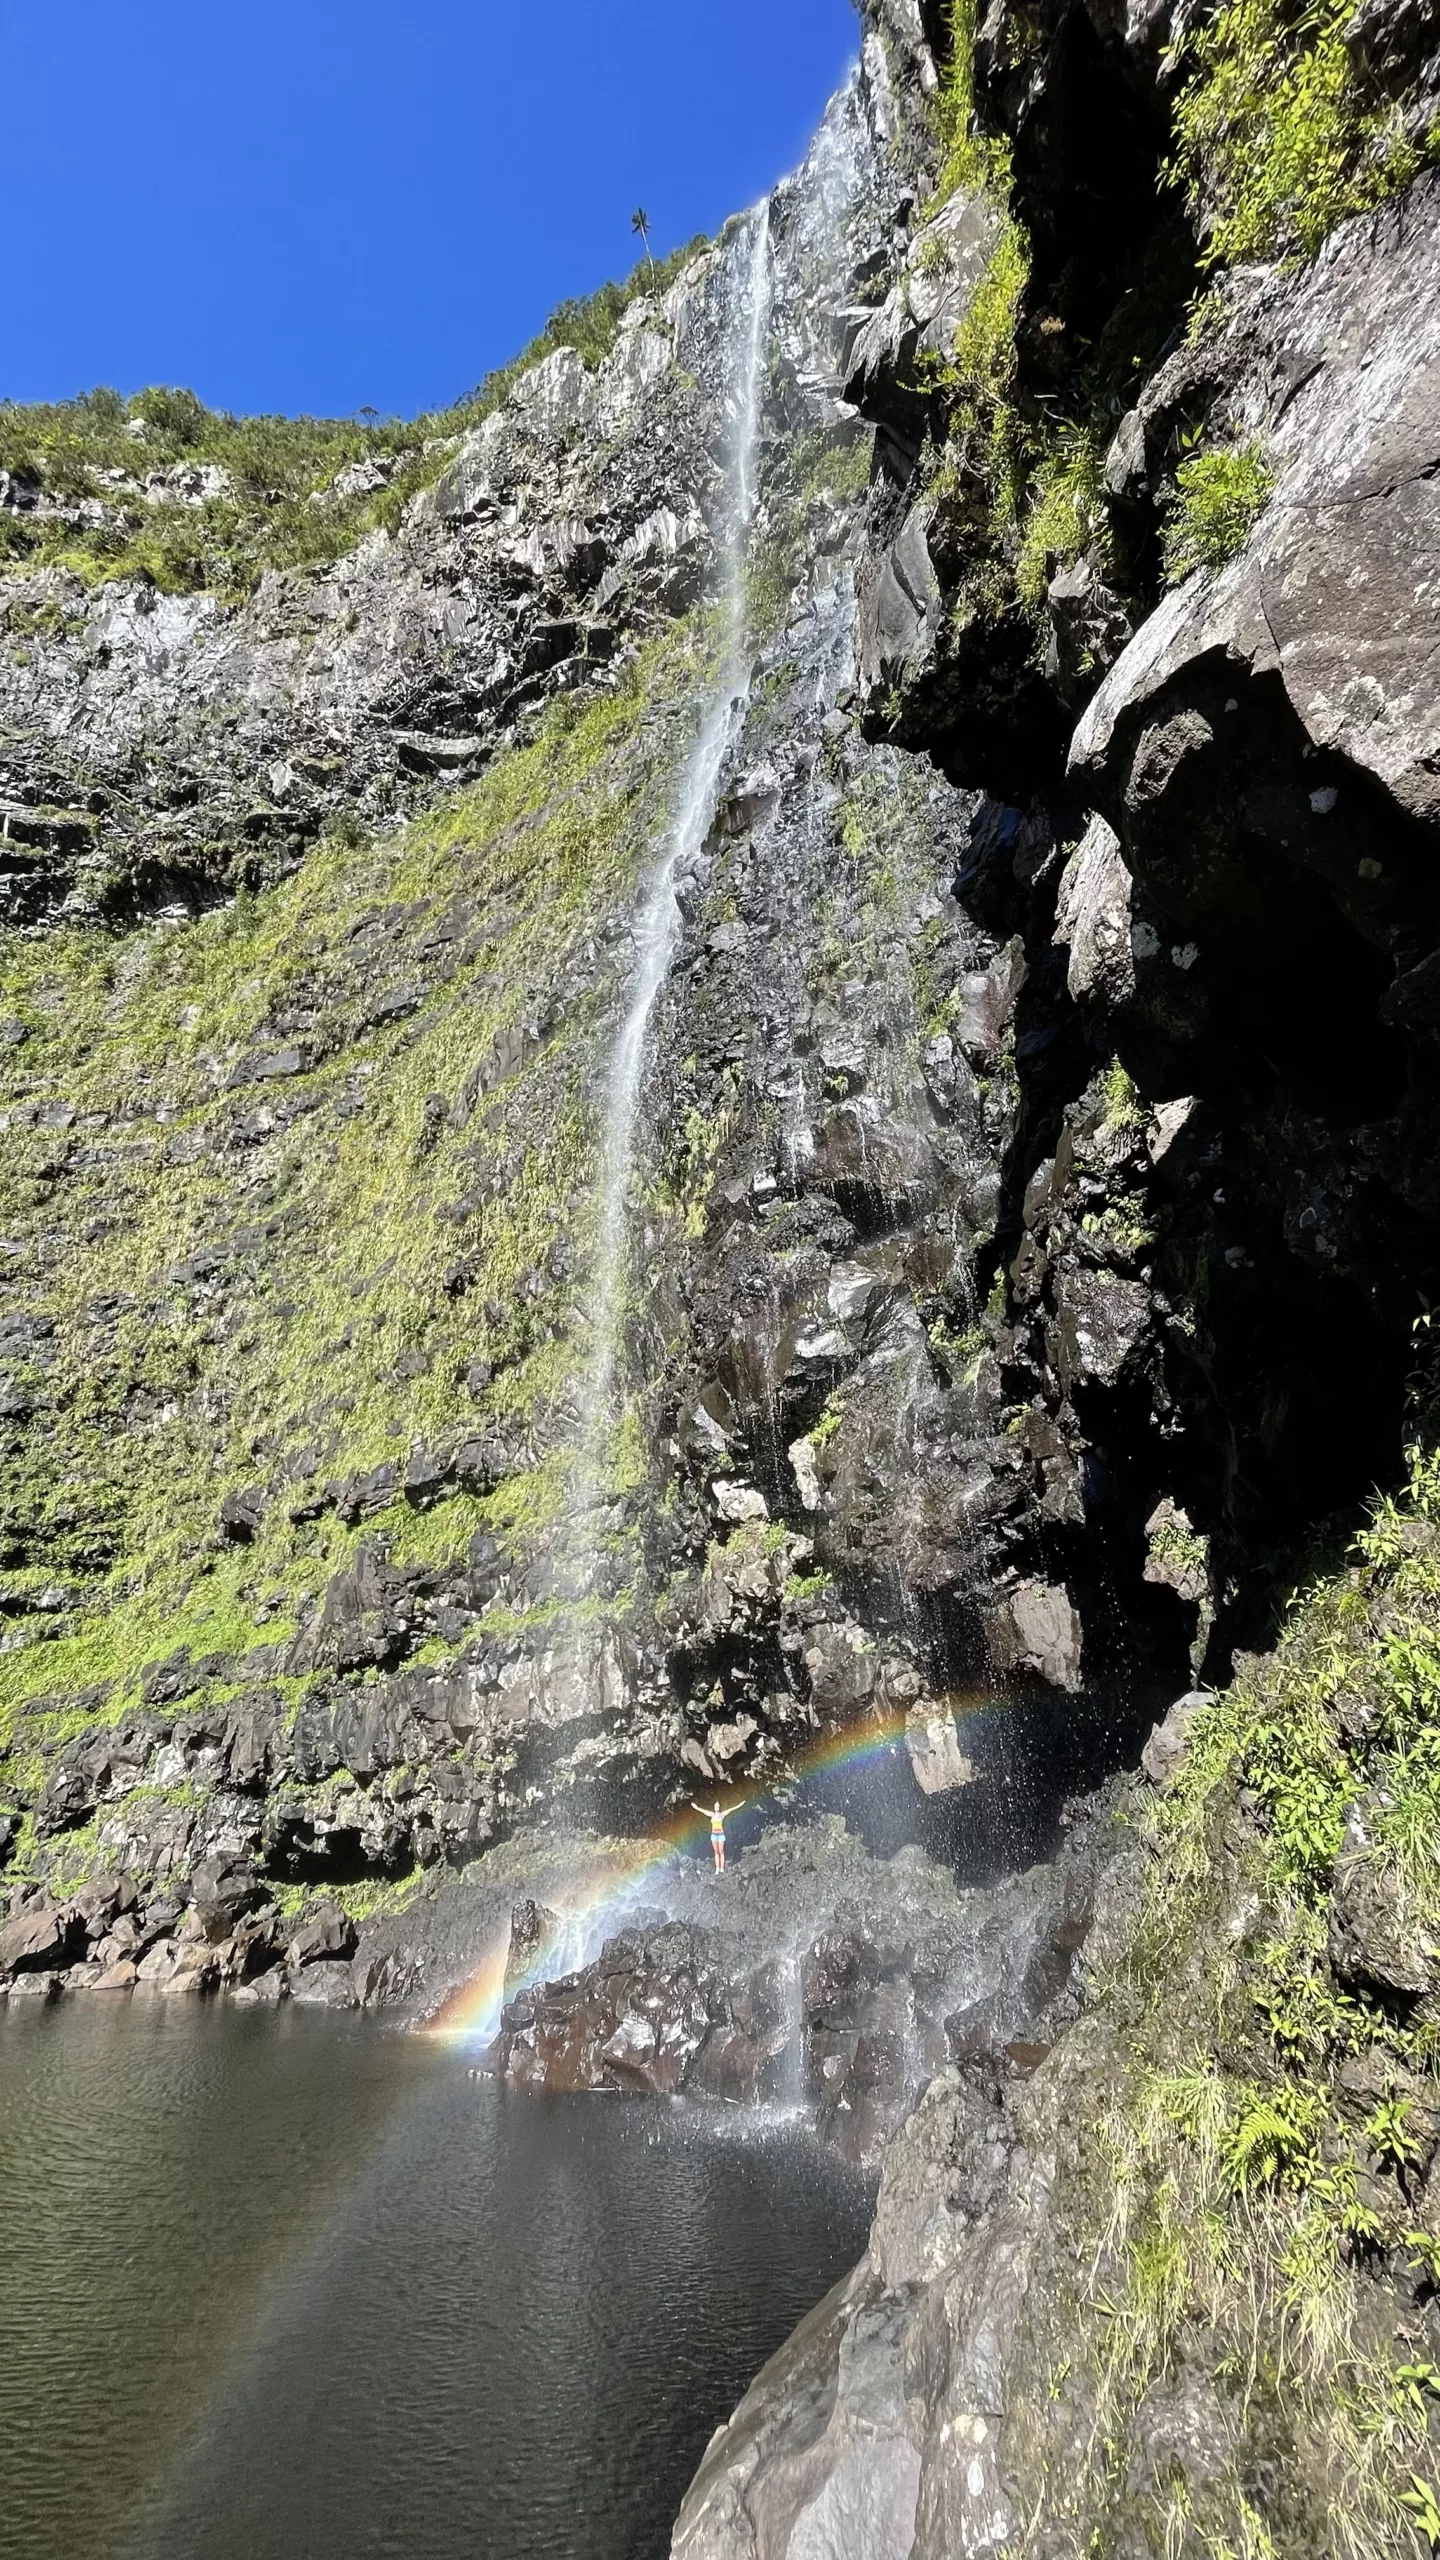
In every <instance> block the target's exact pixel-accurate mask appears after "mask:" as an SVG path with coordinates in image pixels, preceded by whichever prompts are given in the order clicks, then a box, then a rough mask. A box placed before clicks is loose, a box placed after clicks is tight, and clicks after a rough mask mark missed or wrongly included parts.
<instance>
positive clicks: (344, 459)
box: [0, 240, 705, 597]
mask: <svg viewBox="0 0 1440 2560" xmlns="http://www.w3.org/2000/svg"><path fill="white" fill-rule="evenodd" d="M704 245H705V244H704V242H703V240H692V241H690V242H689V243H688V244H687V245H686V246H685V247H684V248H681V249H677V250H676V251H675V252H674V253H673V255H672V256H671V257H669V258H668V259H666V260H664V261H663V262H662V263H661V264H659V265H658V266H656V267H654V268H653V269H652V268H651V266H650V264H649V261H648V257H647V259H645V260H642V262H641V263H640V264H639V265H638V266H637V267H636V268H635V270H634V273H633V274H632V275H631V276H630V277H629V279H628V281H627V282H625V283H624V284H615V283H610V284H605V285H602V286H601V287H600V288H599V290H598V292H596V293H593V294H588V295H584V296H581V297H577V298H574V299H572V300H570V301H567V302H562V303H561V304H560V306H559V308H558V310H556V311H555V312H553V313H552V314H551V317H550V318H549V320H548V321H547V322H546V324H545V327H544V328H543V329H542V330H541V331H540V334H539V336H538V337H536V338H534V339H532V340H531V342H530V344H529V346H527V347H526V348H524V349H523V350H522V352H521V353H520V354H519V355H518V356H516V357H515V358H514V359H513V360H512V362H511V363H509V364H507V365H504V366H502V367H501V368H500V369H499V370H498V371H497V372H494V373H491V374H488V375H487V376H486V378H485V380H484V381H483V382H482V383H481V384H480V385H479V386H478V388H477V389H476V390H474V391H472V392H469V393H468V394H467V395H466V396H465V398H464V399H462V400H458V401H457V402H456V403H455V404H454V406H453V407H451V408H449V409H444V410H435V411H432V412H430V413H428V414H427V415H425V416H423V417H420V418H416V419H414V420H409V421H405V420H373V419H367V418H366V417H365V416H364V415H362V416H360V417H357V418H308V417H303V418H283V417H255V418H237V417H233V416H231V415H230V414H229V413H228V412H225V411H219V410H214V409H207V408H206V407H205V406H204V404H203V402H201V401H200V400H198V399H197V398H196V396H195V394H194V392H193V391H185V390H172V389H167V388H165V387H163V386H157V387H154V388H152V389H150V390H147V391H140V392H137V393H135V394H134V395H133V396H132V397H130V398H128V399H125V398H122V397H121V395H120V394H119V393H118V392H116V391H112V390H106V389H101V390H97V391H91V392H88V393H85V394H84V395H83V396H82V397H81V398H79V399H76V400H63V401H50V402H38V403H34V404H31V405H28V406H27V405H23V404H21V403H18V402H15V401H5V402H0V473H5V474H8V475H9V480H8V483H4V484H0V569H3V568H4V567H7V566H8V567H9V568H10V569H11V570H12V571H15V570H22V569H23V570H33V569H45V568H65V569H69V570H71V571H72V572H73V573H74V574H75V575H76V576H77V577H80V578H82V579H84V580H85V581H86V583H87V584H94V583H96V582H98V581H100V580H103V579H107V578H122V577H143V578H146V579H148V580H149V581H150V582H151V584H152V585H154V586H156V587H158V588H160V589H162V590H164V591H165V592H167V593H172V594H185V593H190V592H193V591H195V590H197V589H201V588H211V589H214V590H215V591H216V592H217V593H218V594H220V595H222V596H226V597H237V596H242V595H244V594H246V593H248V592H249V590H250V589H251V588H252V587H254V586H255V585H256V583H257V582H258V580H259V579H260V578H261V577H262V576H263V575H264V573H265V571H266V570H269V569H317V568H323V567H325V566H327V565H328V564H329V563H330V562H331V561H333V560H337V559H339V558H340V556H341V554H342V553H343V552H345V551H348V550H350V549H351V548H352V547H353V546H354V544H355V543H356V542H358V541H359V540H360V539H361V537H362V536H363V535H364V534H365V533H367V532H370V531H372V530H374V529H376V528H377V527H382V528H384V529H385V530H387V531H393V530H394V528H395V526H396V525H397V524H398V523H399V521H400V518H401V516H402V514H403V512H404V509H405V507H406V506H407V505H408V503H409V501H410V500H411V498H413V497H414V496H415V495H416V493H417V492H418V491H419V490H421V489H423V488H425V487H426V486H427V485H428V484H429V483H430V482H431V481H433V480H435V479H437V478H438V476H439V474H440V472H441V471H442V470H443V468H444V465H445V463H446V461H447V459H448V457H449V455H450V454H451V453H452V452H453V451H454V448H455V444H456V442H457V440H458V439H459V438H460V437H461V436H463V435H466V434H468V433H470V432H471V430H472V429H474V428H475V427H478V426H479V425H481V424H482V423H483V421H484V420H485V419H486V418H487V417H489V416H490V414H491V412H492V411H493V410H495V409H498V408H499V407H500V405H501V403H502V402H503V401H504V400H505V399H506V397H507V396H508V394H509V393H510V391H511V390H512V389H513V387H514V385H515V383H516V382H517V381H518V380H519V378H520V376H521V374H522V373H525V372H527V371H528V370H529V369H530V367H531V366H532V365H536V364H539V363H541V362H543V361H544V359H545V358H546V357H547V356H551V355H554V354H556V353H557V352H558V350H559V349H560V348H562V347H573V348H574V349H575V350H576V352H577V353H578V354H579V355H581V356H582V357H583V358H584V360H585V362H586V364H588V365H591V366H595V365H598V364H600V363H602V362H603V360H604V358H605V357H606V356H607V355H608V354H609V352H610V350H611V348H612V347H613V345H614V343H615V338H616V334H617V332H618V330H619V327H620V323H621V320H622V319H623V317H624V315H625V312H626V311H627V310H628V308H629V306H630V304H631V303H632V302H633V301H634V300H635V299H636V297H637V296H638V295H640V294H647V293H651V292H663V291H664V289H665V287H666V285H667V284H669V283H670V282H671V281H672V280H673V279H674V277H675V276H676V275H677V274H678V273H679V272H680V270H681V268H682V267H684V266H685V265H686V263H687V262H688V261H689V260H690V259H691V258H693V257H694V256H695V255H696V253H697V251H698V250H700V249H701V248H703V246H704Z"/></svg>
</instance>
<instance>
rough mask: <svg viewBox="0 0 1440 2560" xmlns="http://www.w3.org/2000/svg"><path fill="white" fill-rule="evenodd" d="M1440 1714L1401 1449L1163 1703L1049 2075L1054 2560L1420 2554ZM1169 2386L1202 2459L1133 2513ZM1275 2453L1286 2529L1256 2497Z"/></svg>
mask: <svg viewBox="0 0 1440 2560" xmlns="http://www.w3.org/2000/svg"><path fill="white" fill-rule="evenodd" d="M1437 1718H1440V1457H1437V1456H1436V1454H1435V1453H1434V1452H1433V1451H1432V1450H1430V1449H1428V1448H1425V1447H1419V1446H1417V1447H1416V1448H1414V1449H1413V1450H1412V1452H1411V1458H1410V1473H1409V1480H1408V1483H1407V1485H1406V1487H1405V1490H1404V1491H1403V1493H1402V1494H1400V1495H1398V1496H1396V1497H1393V1498H1392V1497H1385V1498H1383V1499H1380V1500H1378V1501H1377V1503H1376V1505H1375V1508H1374V1512H1373V1517H1372V1519H1371V1523H1370V1525H1369V1527H1368V1528H1367V1529H1366V1530H1365V1531H1364V1532H1363V1533H1362V1535H1361V1536H1360V1538H1359V1540H1358V1542H1357V1545H1356V1548H1355V1551H1354V1555H1353V1559H1352V1560H1351V1561H1350V1562H1349V1563H1348V1564H1346V1565H1344V1566H1342V1567H1341V1568H1340V1569H1339V1570H1338V1571H1334V1572H1331V1573H1327V1574H1324V1575H1322V1577H1321V1578H1320V1579H1318V1580H1317V1581H1315V1582H1314V1583H1313V1584H1311V1585H1310V1587H1309V1588H1308V1589H1306V1590H1305V1591H1304V1592H1303V1593H1302V1594H1301V1595H1300V1596H1299V1597H1298V1598H1297V1600H1296V1602H1295V1604H1294V1608H1293V1611H1292V1614H1291V1617H1290V1620H1289V1623H1288V1625H1287V1627H1286V1629H1285V1632H1284V1634H1283V1636H1282V1639H1281V1642H1280V1644H1279V1646H1278V1647H1277V1649H1276V1651H1275V1652H1274V1653H1273V1654H1272V1655H1269V1656H1265V1657H1254V1658H1251V1659H1249V1660H1247V1661H1245V1662H1243V1663H1242V1665H1241V1667H1240V1670H1239V1674H1238V1677H1237V1678H1236V1680H1235V1682H1234V1685H1233V1686H1232V1687H1231V1688H1230V1689H1229V1690H1227V1691H1226V1692H1224V1693H1223V1694H1222V1695H1220V1696H1217V1697H1216V1698H1215V1699H1214V1700H1213V1701H1212V1702H1211V1703H1210V1704H1209V1705H1207V1706H1205V1707H1203V1708H1200V1709H1199V1710H1198V1711H1191V1717H1190V1722H1189V1725H1188V1729H1187V1731H1186V1735H1185V1756H1184V1759H1183V1763H1182V1765H1181V1767H1180V1770H1179V1774H1178V1776H1176V1777H1175V1778H1174V1779H1173V1781H1172V1782H1171V1783H1170V1785H1169V1786H1168V1789H1167V1790H1166V1791H1164V1792H1162V1793H1161V1794H1160V1795H1159V1797H1158V1799H1157V1800H1156V1801H1155V1802H1154V1803H1153V1806H1152V1807H1151V1808H1150V1809H1149V1810H1147V1811H1145V1812H1144V1813H1143V1814H1142V1816H1141V1818H1140V1825H1139V1827H1140V1836H1141V1840H1142V1842H1143V1844H1144V1853H1145V1863H1146V1869H1147V1881H1146V1883H1145V1885H1144V1888H1143V1891H1142V1894H1141V1897H1140V1901H1139V1905H1138V1910H1137V1915H1136V1918H1135V1920H1134V1922H1133V1923H1132V1924H1131V1925H1130V1926H1128V1927H1121V1928H1119V1929H1118V1930H1117V1931H1116V1932H1115V1935H1114V1937H1113V1938H1112V1940H1111V1942H1110V1945H1109V1947H1108V1949H1107V1956H1108V1962H1107V1963H1106V1965H1105V1967H1104V1969H1103V1970H1102V1972H1101V1974H1100V1976H1099V1979H1098V1981H1097V1983H1096V1986H1095V1997H1094V2003H1093V2005H1094V2007H1095V2009H1096V2023H1095V2027H1094V2029H1093V2030H1091V2031H1088V2032H1089V2034H1090V2039H1091V2040H1090V2043H1089V2047H1088V2051H1079V2050H1077V2053H1076V2056H1075V2065H1074V2067H1075V2071H1076V2075H1077V2078H1076V2083H1075V2086H1074V2088H1073V2090H1072V2102H1073V2103H1075V2104H1076V2105H1078V2106H1079V2107H1080V2108H1081V2110H1082V2112H1083V2111H1084V2110H1085V2109H1086V2108H1088V2109H1089V2110H1090V2111H1091V2120H1089V2121H1088V2122H1084V2123H1082V2124H1081V2125H1080V2127H1079V2129H1078V2131H1077V2132H1076V2134H1075V2137H1074V2142H1073V2147H1072V2148H1071V2149H1070V2151H1069V2152H1068V2155H1067V2157H1068V2167H1067V2170H1066V2172H1065V2175H1066V2177H1067V2180H1068V2181H1070V2182H1072V2183H1070V2184H1069V2185H1068V2186H1067V2190H1066V2193H1067V2196H1068V2197H1069V2203H1068V2204H1067V2206H1066V2210H1067V2212H1070V2213H1072V2214H1073V2220H1072V2223H1071V2226H1070V2239H1071V2242H1072V2243H1073V2251H1074V2256H1073V2267H1074V2270H1075V2272H1076V2273H1077V2274H1078V2277H1079V2281H1078V2283H1075V2282H1070V2283H1067V2282H1066V2281H1065V2279H1064V2277H1063V2275H1062V2276H1061V2277H1060V2279H1059V2286H1060V2291H1059V2295H1058V2297H1057V2298H1056V2299H1055V2300H1053V2301H1052V2302H1051V2303H1050V2304H1049V2305H1048V2306H1047V2307H1046V2309H1045V2311H1044V2313H1043V2315H1042V2326H1043V2330H1044V2335H1045V2337H1046V2338H1047V2339H1058V2338H1060V2337H1061V2336H1062V2335H1063V2338H1064V2341H1065V2353H1064V2355H1063V2356H1062V2357H1061V2358H1060V2359H1059V2361H1058V2362H1055V2363H1053V2364H1052V2365H1051V2367H1050V2368H1049V2391H1048V2399H1047V2400H1046V2401H1045V2403H1044V2409H1045V2411H1046V2412H1048V2414H1042V2415H1041V2416H1040V2417H1039V2418H1038V2420H1037V2422H1036V2423H1034V2424H1033V2426H1031V2425H1030V2423H1029V2421H1027V2422H1026V2424H1027V2429H1028V2432H1029V2433H1030V2434H1031V2435H1032V2436H1033V2438H1034V2439H1035V2440H1036V2444H1037V2446H1038V2444H1039V2442H1040V2441H1041V2440H1043V2439H1048V2440H1049V2442H1050V2444H1051V2445H1053V2446H1056V2447H1058V2446H1059V2445H1061V2444H1062V2443H1065V2442H1067V2434H1066V2431H1067V2428H1069V2427H1070V2426H1071V2425H1072V2423H1073V2422H1074V2420H1075V2414H1076V2412H1077V2410H1078V2409H1079V2408H1080V2406H1081V2405H1082V2404H1083V2405H1084V2407H1085V2408H1086V2411H1087V2415H1086V2418H1085V2421H1084V2425H1085V2430H1086V2450H1085V2457H1084V2461H1083V2464H1082V2465H1081V2467H1079V2468H1078V2469H1076V2468H1074V2467H1071V2468H1070V2470H1069V2474H1068V2477H1067V2476H1066V2465H1067V2462H1069V2461H1071V2457H1072V2455H1073V2444H1072V2445H1071V2449H1070V2452H1068V2453H1061V2452H1058V2451H1055V2452H1050V2453H1047V2454H1046V2455H1045V2456H1044V2457H1043V2459H1044V2461H1045V2463H1046V2465H1047V2477H1046V2480H1045V2486H1044V2492H1043V2500H1042V2507H1043V2513H1044V2515H1045V2516H1046V2518H1047V2519H1048V2520H1049V2521H1051V2522H1052V2523H1053V2522H1055V2521H1056V2520H1058V2519H1059V2518H1061V2517H1071V2518H1073V2519H1074V2520H1075V2522H1076V2525H1077V2528H1078V2529H1079V2530H1081V2531H1082V2532H1083V2531H1087V2530H1088V2531H1090V2532H1091V2533H1092V2535H1093V2536H1094V2537H1096V2539H1094V2540H1093V2541H1092V2543H1090V2544H1088V2545H1086V2546H1085V2547H1091V2548H1096V2549H1099V2548H1102V2547H1106V2548H1108V2547H1109V2537H1111V2536H1113V2535H1114V2534H1115V2533H1117V2532H1118V2531H1120V2530H1121V2528H1122V2525H1124V2524H1137V2525H1139V2526H1141V2528H1142V2529H1143V2530H1144V2531H1145V2532H1146V2533H1147V2534H1148V2535H1149V2536H1150V2538H1151V2539H1150V2543H1149V2544H1147V2547H1152V2546H1153V2547H1154V2548H1156V2549H1159V2548H1161V2547H1163V2548H1165V2549H1175V2550H1180V2549H1182V2548H1183V2549H1184V2550H1186V2551H1190V2550H1194V2551H1195V2552H1196V2553H1205V2554H1207V2555H1212V2560H1220V2555H1221V2554H1231V2555H1234V2554H1237V2553H1247V2554H1252V2555H1256V2560H1259V2555H1271V2554H1275V2555H1279V2554H1282V2553H1289V2552H1296V2553H1299V2552H1301V2551H1305V2552H1308V2551H1312V2550H1317V2551H1318V2550H1324V2551H1326V2552H1327V2553H1333V2554H1336V2555H1344V2556H1345V2560H1362V2555H1363V2560H1370V2555H1372V2554H1374V2553H1375V2552H1376V2551H1379V2550H1382V2549H1384V2550H1395V2551H1399V2550H1408V2549H1412V2548H1416V2547H1418V2546H1419V2545H1421V2544H1423V2542H1424V2539H1425V2535H1426V2533H1427V2531H1429V2527H1428V2526H1427V2523H1426V2517H1427V2515H1428V2514H1429V2513H1431V2512H1432V2510H1433V2501H1434V2495H1435V2491H1434V2485H1433V2484H1434V2482H1435V2479H1436V2476H1437V2460H1436V2452H1435V2443H1436V2432H1435V2421H1436V2419H1437V2417H1440V2369H1437V2366H1436V2364H1435V2363H1434V2361H1433V2355H1432V2348H1431V2343H1430V2342H1431V2337H1432V2320H1431V2308H1432V2305H1433V2303H1434V2301H1435V2299H1436V2296H1437V2288H1440V2181H1437V2179H1436V2177H1435V2175H1434V2174H1432V2163H1433V2162H1434V2160H1435V2158H1436V2152H1437V2144H1440V1863H1437V1856H1436V1842H1437V1839H1440V1721H1437ZM1081 2043H1082V2045H1083V2044H1084V2039H1083V2038H1082V2039H1081ZM1043 2351H1044V2352H1048V2349H1045V2350H1043ZM1186 2393H1189V2394H1190V2395H1191V2396H1192V2398H1194V2396H1195V2395H1197V2394H1198V2395H1199V2398H1198V2399H1196V2400H1195V2406H1196V2407H1197V2408H1199V2407H1200V2404H1201V2402H1202V2401H1203V2403H1204V2413H1203V2414H1202V2415H1201V2417H1199V2418H1197V2419H1196V2421H1195V2423H1196V2425H1197V2426H1199V2427H1203V2429H1204V2431H1205V2453H1204V2457H1203V2459H1201V2460H1197V2461H1190V2462H1177V2463H1176V2464H1175V2466H1174V2468H1173V2469H1172V2470H1171V2471H1170V2472H1169V2473H1168V2476H1167V2474H1166V2470H1165V2466H1164V2465H1163V2464H1162V2465H1161V2470H1160V2474H1159V2476H1158V2477H1155V2476H1152V2477H1151V2478H1150V2479H1149V2480H1148V2481H1147V2484H1146V2486H1145V2488H1144V2490H1143V2492H1142V2493H1139V2494H1137V2490H1136V2475H1137V2470H1143V2467H1144V2466H1143V2465H1142V2464H1140V2463H1139V2461H1138V2457H1137V2455H1136V2451H1135V2448H1136V2445H1137V2443H1138V2442H1141V2441H1143V2439H1144V2432H1145V2427H1146V2423H1147V2413H1148V2412H1149V2411H1151V2410H1154V2409H1156V2408H1157V2407H1158V2406H1159V2405H1161V2403H1162V2402H1164V2403H1165V2404H1166V2405H1169V2402H1170V2401H1173V2400H1174V2399H1175V2398H1176V2397H1177V2395H1184V2394H1186ZM1167 2395H1168V2399H1167ZM1212 2402H1213V2404H1214V2405H1213V2407H1212V2405H1211V2404H1212ZM1276 2460H1282V2461H1283V2462H1284V2465H1285V2477H1286V2481H1287V2489H1286V2499H1285V2510H1286V2512H1285V2515H1284V2518H1283V2521H1282V2520H1280V2519H1279V2518H1277V2514H1276V2510H1275V2503H1274V2500H1273V2498H1271V2497H1269V2496H1268V2495H1261V2496H1258V2497H1257V2493H1256V2490H1255V2487H1254V2482H1255V2479H1256V2477H1257V2476H1258V2474H1259V2473H1260V2472H1261V2470H1263V2468H1264V2466H1265V2464H1266V2463H1267V2462H1274V2461H1276ZM1036 2485H1037V2486H1038V2485H1039V2484H1038V2482H1037V2484H1036ZM1020 2547H1021V2548H1022V2549H1028V2548H1030V2547H1031V2543H1030V2541H1029V2540H1023V2541H1022V2543H1021V2545H1020ZM1046 2547H1047V2548H1048V2547H1049V2546H1048V2545H1047V2546H1046Z"/></svg>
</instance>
